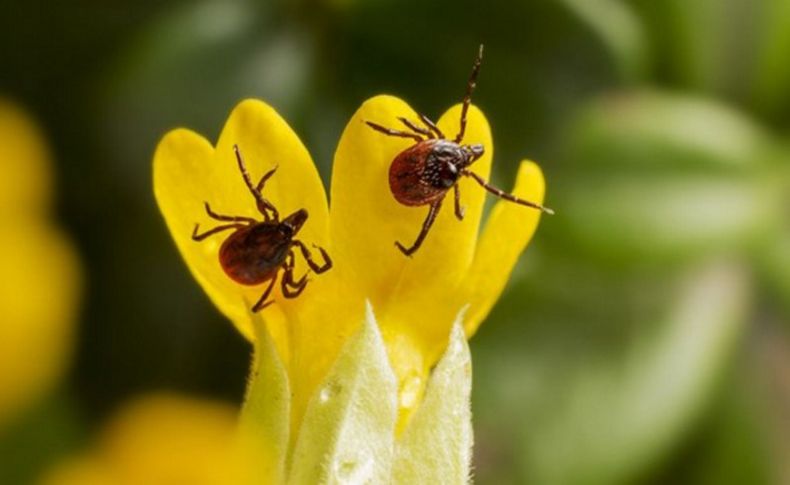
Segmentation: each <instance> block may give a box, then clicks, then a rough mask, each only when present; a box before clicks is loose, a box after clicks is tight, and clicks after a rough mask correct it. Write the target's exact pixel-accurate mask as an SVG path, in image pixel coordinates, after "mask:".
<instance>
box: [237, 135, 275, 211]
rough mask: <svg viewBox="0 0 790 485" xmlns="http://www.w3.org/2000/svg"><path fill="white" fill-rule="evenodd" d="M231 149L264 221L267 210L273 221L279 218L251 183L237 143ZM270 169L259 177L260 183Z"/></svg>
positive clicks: (270, 204)
mask: <svg viewBox="0 0 790 485" xmlns="http://www.w3.org/2000/svg"><path fill="white" fill-rule="evenodd" d="M233 151H234V152H235V153H236V161H237V162H238V163H239V171H240V172H241V176H242V178H244V183H245V184H246V185H247V188H248V189H250V192H251V193H252V196H253V197H255V202H257V205H258V211H260V213H261V214H263V217H264V219H265V220H266V221H268V220H269V217H270V216H269V214H268V213H267V212H266V211H267V210H269V211H271V212H272V217H274V220H275V222H277V221H279V220H280V214H279V213H278V212H277V209H276V208H275V207H274V206H273V205H272V203H271V202H269V201H268V200H266V199H265V198H264V197H263V195H262V194H261V191H260V190H258V189H257V188H256V187H255V186H254V185H252V179H250V174H249V172H247V166H246V165H245V164H244V159H243V158H242V157H241V151H240V150H239V146H238V145H233ZM272 173H273V172H272V171H270V172H267V173H266V175H264V176H263V178H262V179H261V182H259V183H258V184H259V185H260V184H261V183H265V182H266V179H267V178H268V177H271V175H272Z"/></svg>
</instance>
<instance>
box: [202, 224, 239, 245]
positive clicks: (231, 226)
mask: <svg viewBox="0 0 790 485" xmlns="http://www.w3.org/2000/svg"><path fill="white" fill-rule="evenodd" d="M242 227H246V226H244V225H243V224H225V225H224V226H217V227H215V228H214V229H209V230H208V231H206V232H204V233H203V234H198V229H200V224H195V229H193V230H192V240H193V241H202V240H204V239H206V238H207V237H209V236H213V235H214V234H216V233H218V232H222V231H227V230H228V229H240V228H242Z"/></svg>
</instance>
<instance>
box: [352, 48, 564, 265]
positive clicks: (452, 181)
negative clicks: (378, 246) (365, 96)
mask: <svg viewBox="0 0 790 485" xmlns="http://www.w3.org/2000/svg"><path fill="white" fill-rule="evenodd" d="M482 60H483V46H482V45H481V46H480V51H479V53H478V55H477V59H476V60H475V63H474V66H473V67H472V74H471V76H470V77H469V82H468V83H467V85H466V95H465V96H464V102H463V106H462V108H461V129H460V130H459V131H458V134H457V135H456V136H455V138H454V139H453V140H448V139H446V138H445V136H444V134H443V133H442V131H441V130H440V129H439V127H438V126H436V124H435V123H434V122H433V121H431V120H430V119H429V118H428V117H427V116H425V115H419V116H420V121H421V122H422V124H423V125H424V126H418V125H417V124H416V123H414V122H412V121H410V120H408V119H406V118H402V117H400V118H398V120H399V121H400V122H401V123H403V124H404V125H405V126H406V128H408V130H410V131H401V130H395V129H392V128H386V127H384V126H381V125H379V124H376V123H373V122H371V121H365V123H367V124H368V126H370V127H371V128H373V129H374V130H376V131H380V132H381V133H384V134H385V135H389V136H398V137H402V138H411V139H413V140H414V141H416V142H417V143H415V144H414V145H412V146H411V147H409V148H407V149H405V150H403V151H402V152H400V153H399V154H398V155H397V156H396V157H395V160H393V161H392V164H391V165H390V172H389V182H390V190H391V191H392V195H394V196H395V200H397V201H398V202H400V203H401V204H403V205H408V206H421V205H427V206H429V209H428V216H427V217H426V218H425V221H424V222H423V223H422V230H421V231H420V234H419V235H418V236H417V240H415V241H414V244H412V245H411V247H409V248H406V247H405V246H403V245H402V244H401V243H400V242H397V241H396V242H395V245H396V246H398V249H400V250H401V251H402V252H403V254H405V255H406V256H411V255H412V254H414V252H415V251H417V249H419V248H420V246H421V245H422V242H423V241H424V240H425V236H426V235H427V234H428V231H429V230H430V229H431V225H433V222H434V220H435V219H436V214H438V213H439V209H440V208H441V206H442V201H443V200H444V197H445V196H446V195H447V191H448V190H450V188H451V187H452V188H453V191H454V195H455V216H456V217H457V218H458V220H462V219H463V218H464V208H463V207H461V195H460V193H459V191H458V180H459V179H460V177H461V176H462V175H463V176H465V177H471V178H472V179H474V180H475V181H476V182H477V183H478V184H480V185H481V186H483V188H484V189H486V190H487V191H489V192H491V193H492V194H494V195H496V196H497V197H501V198H503V199H505V200H509V201H510V202H515V203H516V204H521V205H525V206H527V207H532V208H534V209H539V210H542V211H543V212H546V213H548V214H553V213H554V212H553V211H552V210H551V209H549V208H546V207H543V206H542V205H539V204H536V203H534V202H530V201H528V200H524V199H520V198H518V197H516V196H514V195H512V194H508V193H507V192H504V191H502V190H500V189H499V188H497V187H494V186H493V185H490V184H489V183H488V182H486V181H485V180H484V179H483V178H482V177H481V176H479V175H477V174H476V173H474V172H472V171H471V170H469V169H468V167H469V166H470V165H471V164H472V163H474V162H475V161H476V160H477V159H479V158H480V157H481V156H483V153H484V152H485V147H484V146H483V145H481V144H474V145H461V144H460V143H461V140H462V139H463V137H464V132H465V131H466V114H467V112H468V111H469V105H470V104H471V101H472V92H473V91H474V89H475V86H476V80H477V73H478V72H479V71H480V64H481V62H482ZM423 137H425V138H423Z"/></svg>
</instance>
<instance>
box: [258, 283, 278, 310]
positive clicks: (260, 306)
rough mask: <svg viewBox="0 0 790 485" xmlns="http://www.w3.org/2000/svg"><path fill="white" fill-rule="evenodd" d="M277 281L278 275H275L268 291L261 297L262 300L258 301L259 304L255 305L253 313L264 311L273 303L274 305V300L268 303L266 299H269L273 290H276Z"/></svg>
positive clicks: (267, 288)
mask: <svg viewBox="0 0 790 485" xmlns="http://www.w3.org/2000/svg"><path fill="white" fill-rule="evenodd" d="M276 280H277V275H274V276H273V277H272V280H271V283H269V286H267V287H266V291H264V292H263V295H261V297H260V299H258V302H257V303H256V304H255V306H253V307H252V311H253V312H255V313H257V312H259V311H261V310H263V309H264V308H266V307H267V306H269V305H271V304H272V303H274V300H270V301H266V299H267V298H269V295H270V294H271V292H272V288H274V282H275V281H276Z"/></svg>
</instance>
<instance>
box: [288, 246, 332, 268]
mask: <svg viewBox="0 0 790 485" xmlns="http://www.w3.org/2000/svg"><path fill="white" fill-rule="evenodd" d="M292 243H293V245H294V246H298V247H299V249H300V250H301V251H302V256H304V259H305V260H306V261H307V265H308V266H310V269H312V270H313V271H315V274H321V273H323V272H325V271H329V269H330V268H331V267H332V260H331V259H330V258H329V254H327V252H326V250H325V249H324V248H322V247H319V246H315V248H316V249H318V250H319V251H320V252H321V257H322V258H323V259H324V264H322V265H319V264H318V263H316V262H315V261H314V260H313V255H312V254H311V253H310V251H309V250H308V249H307V246H305V244H304V243H303V242H302V241H299V240H297V239H294V240H293V241H292Z"/></svg>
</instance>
